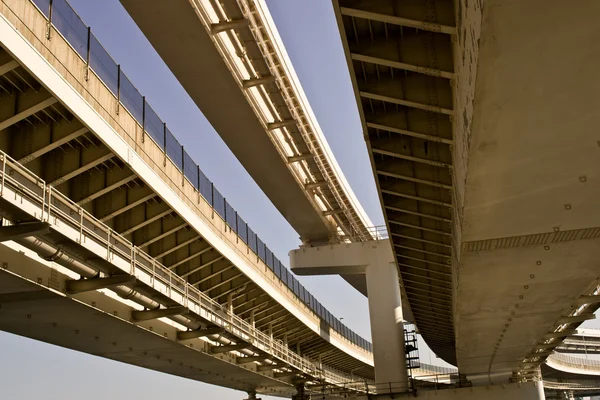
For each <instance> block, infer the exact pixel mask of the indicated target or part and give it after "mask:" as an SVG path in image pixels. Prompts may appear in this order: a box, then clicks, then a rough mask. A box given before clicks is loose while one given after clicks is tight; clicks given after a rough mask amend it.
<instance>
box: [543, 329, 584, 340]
mask: <svg viewBox="0 0 600 400" xmlns="http://www.w3.org/2000/svg"><path fill="white" fill-rule="evenodd" d="M575 334H577V329H565V330H564V331H561V332H550V333H546V334H545V335H544V339H554V338H564V337H567V336H571V335H575Z"/></svg>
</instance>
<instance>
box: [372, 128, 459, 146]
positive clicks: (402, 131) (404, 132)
mask: <svg viewBox="0 0 600 400" xmlns="http://www.w3.org/2000/svg"><path fill="white" fill-rule="evenodd" d="M367 128H372V129H378V130H382V131H387V132H391V133H397V134H399V135H404V136H411V137H414V138H417V139H423V140H427V141H429V142H437V143H444V144H448V145H452V144H453V143H454V142H453V141H452V139H444V138H441V137H439V136H433V135H427V134H425V133H419V132H414V131H409V130H407V129H401V128H396V127H393V126H389V125H382V124H377V123H375V122H367Z"/></svg>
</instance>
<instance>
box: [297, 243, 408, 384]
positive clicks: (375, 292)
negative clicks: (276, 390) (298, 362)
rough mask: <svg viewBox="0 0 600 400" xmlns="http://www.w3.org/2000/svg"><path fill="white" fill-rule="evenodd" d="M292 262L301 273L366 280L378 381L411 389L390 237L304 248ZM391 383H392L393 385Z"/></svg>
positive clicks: (397, 280) (398, 286)
mask: <svg viewBox="0 0 600 400" xmlns="http://www.w3.org/2000/svg"><path fill="white" fill-rule="evenodd" d="M290 265H291V268H292V270H293V271H294V272H296V273H298V274H300V275H332V274H340V275H344V276H348V275H354V276H355V277H356V278H357V279H356V281H359V280H360V278H361V276H362V277H364V279H365V285H366V289H367V290H366V291H367V292H368V300H369V314H370V321H371V334H372V338H373V359H374V367H375V381H376V382H377V383H378V384H381V386H382V387H386V388H387V391H388V392H389V387H390V386H392V387H393V392H394V393H401V392H405V391H407V390H408V375H407V371H406V354H405V352H404V327H403V318H402V314H403V313H402V303H401V298H400V282H399V279H398V270H397V268H396V263H395V260H394V253H393V252H392V248H391V243H390V241H389V240H378V241H371V242H360V243H339V244H332V245H328V246H319V247H301V248H300V249H298V250H293V251H291V252H290ZM390 384H391V385H390Z"/></svg>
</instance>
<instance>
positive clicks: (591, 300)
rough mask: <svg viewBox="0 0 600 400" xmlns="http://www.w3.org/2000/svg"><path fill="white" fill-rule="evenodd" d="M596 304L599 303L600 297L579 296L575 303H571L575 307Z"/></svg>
mask: <svg viewBox="0 0 600 400" xmlns="http://www.w3.org/2000/svg"><path fill="white" fill-rule="evenodd" d="M598 303H600V295H596V296H581V297H579V298H578V299H577V300H575V303H573V305H575V306H583V305H586V304H598Z"/></svg>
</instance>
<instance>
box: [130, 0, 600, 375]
mask: <svg viewBox="0 0 600 400" xmlns="http://www.w3.org/2000/svg"><path fill="white" fill-rule="evenodd" d="M122 3H123V4H124V6H125V8H126V9H127V10H128V12H129V13H130V14H131V15H132V17H133V18H134V20H135V21H136V23H137V24H138V25H139V26H140V28H141V29H142V31H143V32H144V33H145V35H146V36H147V37H148V38H149V40H150V42H151V43H152V44H153V46H154V47H155V48H156V50H157V51H158V53H159V54H160V55H161V57H162V58H163V59H164V60H165V62H166V63H167V65H168V66H169V67H170V68H171V70H172V71H173V72H174V73H175V75H176V76H177V78H178V79H179V80H180V82H181V83H182V85H183V86H184V87H185V88H186V90H187V91H188V93H190V95H191V97H192V98H193V99H194V100H195V101H196V103H197V104H198V105H199V107H200V108H201V109H202V111H203V112H204V111H206V114H207V117H208V119H209V121H210V122H211V123H212V124H213V126H215V128H216V129H217V131H218V132H219V133H220V134H221V135H222V137H223V138H224V140H225V141H226V142H227V143H228V144H229V146H230V148H231V149H232V151H233V152H234V154H236V156H238V157H239V158H240V160H241V161H242V163H243V164H244V165H245V166H247V168H248V169H249V171H250V172H251V174H252V175H253V176H254V177H255V180H257V182H258V183H259V185H260V186H261V187H262V188H263V189H264V190H265V193H267V195H269V196H271V189H270V188H269V183H264V182H262V183H261V179H262V178H264V177H260V176H259V173H258V172H257V171H256V169H257V168H259V167H261V166H257V165H255V164H256V163H260V164H261V165H262V167H261V168H265V167H276V166H277V163H276V162H275V161H274V160H273V159H266V158H265V159H261V160H257V159H255V158H252V157H250V160H251V161H248V158H249V156H248V155H247V154H246V153H245V149H240V148H238V147H239V146H240V144H241V143H243V142H244V140H245V138H241V139H240V137H239V130H236V129H235V127H232V126H226V125H227V124H232V122H231V121H228V120H227V118H226V116H224V113H225V109H224V108H223V107H218V106H216V105H215V104H213V103H211V104H208V103H209V102H212V101H213V100H214V101H215V102H216V104H220V105H223V104H227V103H228V102H235V104H236V109H237V108H238V107H239V111H236V112H240V114H239V115H237V117H238V118H239V120H238V121H241V120H243V121H244V122H245V123H247V124H248V125H249V126H253V125H256V124H258V125H260V127H258V126H256V128H255V129H253V131H254V132H255V133H256V135H257V136H261V135H262V139H261V140H266V139H265V132H266V133H267V135H268V136H269V138H270V139H271V140H272V143H271V145H274V147H273V148H275V149H276V150H277V151H279V154H280V156H281V157H280V158H281V160H282V161H287V162H288V164H287V166H288V167H289V166H290V165H295V164H296V163H298V162H302V164H301V166H302V168H305V167H307V168H309V170H310V171H312V172H314V171H316V170H317V169H315V166H314V165H313V164H311V163H308V162H307V163H306V164H304V161H306V160H309V161H311V162H312V161H316V162H318V161H319V160H321V158H319V157H315V154H313V153H312V149H311V148H310V146H309V148H308V150H309V151H310V155H309V153H306V152H305V151H306V150H307V149H306V148H304V150H299V151H298V152H292V153H289V152H288V153H285V152H283V153H282V152H281V150H280V149H281V143H282V141H286V142H287V143H288V144H290V143H294V144H295V145H296V146H303V145H306V144H307V143H308V142H307V141H306V140H304V141H302V140H301V139H299V138H298V136H297V134H298V132H300V133H301V134H302V133H304V132H305V130H306V129H307V127H306V124H307V123H308V124H309V125H310V124H311V123H312V126H310V128H311V129H312V130H313V132H314V131H315V127H316V125H315V123H314V122H311V120H310V119H307V116H310V108H309V107H308V106H307V105H306V104H305V103H304V102H303V101H299V100H298V101H296V100H297V99H298V98H300V99H302V94H301V91H299V90H298V85H297V83H296V82H295V76H294V74H293V70H291V68H290V67H289V62H287V59H286V56H285V52H283V51H282V49H281V46H280V45H279V39H278V37H277V35H276V32H275V33H274V32H273V28H272V27H273V24H272V21H270V18H269V17H268V14H265V12H264V4H263V3H262V2H261V1H256V2H249V1H225V2H220V3H217V2H213V1H190V2H188V1H183V0H182V1H178V2H176V3H174V4H176V5H175V6H170V5H169V6H166V4H165V3H163V2H160V1H154V2H152V3H151V4H152V6H150V7H148V6H147V4H148V3H147V2H141V1H139V0H122ZM597 7H598V5H597V4H596V3H595V2H592V1H585V2H579V3H577V5H574V6H569V7H567V6H565V5H564V3H563V2H560V1H553V2H542V1H537V0H531V1H526V2H513V1H509V0H488V1H484V2H482V1H473V2H461V1H452V0H430V1H409V2H406V1H395V0H390V1H380V2H365V1H361V0H334V1H333V8H334V12H335V14H336V18H337V21H338V25H339V28H340V33H341V37H342V42H343V45H344V50H345V54H346V58H347V61H348V67H349V70H350V75H351V79H352V84H353V86H354V89H355V95H356V100H357V105H358V108H359V113H360V116H361V121H362V124H363V130H364V133H365V138H366V141H367V146H368V150H369V153H370V155H371V162H372V169H373V173H374V176H375V180H376V182H377V185H378V190H379V195H380V199H381V204H382V208H383V210H384V215H385V217H386V226H387V230H388V231H389V232H390V242H391V244H392V246H393V249H394V253H395V260H394V261H395V263H396V265H397V268H398V270H399V273H400V284H401V287H402V294H403V295H404V296H405V298H406V299H407V301H406V302H405V303H404V304H403V306H404V308H405V309H407V308H408V309H410V312H409V313H405V314H406V315H408V316H409V318H411V319H413V320H414V321H415V323H416V324H417V326H418V327H419V330H420V332H421V333H422V334H423V337H424V339H425V340H426V342H427V343H428V344H429V346H430V347H431V348H432V349H433V350H434V351H435V352H436V353H437V354H438V355H439V356H441V357H442V358H443V359H445V360H446V361H448V362H450V363H452V364H455V365H458V367H459V370H460V371H461V373H463V374H465V375H466V376H467V377H469V379H472V380H473V381H474V382H478V381H479V382H481V381H483V382H493V381H500V382H506V381H507V380H508V379H509V378H510V379H512V380H528V379H534V377H535V376H536V375H537V370H538V368H539V366H540V364H541V363H543V361H544V359H545V357H547V356H548V355H549V354H550V353H551V351H552V349H554V348H555V347H556V346H558V345H559V344H560V343H561V341H562V339H563V338H564V337H566V336H568V335H569V334H570V332H571V331H572V329H573V328H575V327H576V326H577V325H578V324H580V323H581V322H582V321H584V320H586V319H590V318H593V315H592V314H593V312H594V311H595V309H596V308H597V304H598V302H599V299H600V297H598V293H599V291H598V285H597V283H596V280H597V278H598V276H599V274H598V272H599V270H598V268H597V266H596V265H595V264H594V259H595V256H594V254H595V253H596V252H597V251H598V248H597V246H598V245H597V243H598V237H599V233H598V232H600V231H599V230H598V228H597V227H598V226H600V225H599V224H597V223H596V222H595V221H594V219H593V218H589V216H590V215H594V211H593V204H594V202H593V199H594V193H595V189H594V185H593V183H594V182H595V181H594V176H595V175H594V174H595V173H594V171H595V161H594V160H595V158H594V154H595V153H594V152H595V150H594V149H595V148H596V147H597V143H596V142H597V140H595V139H594V137H595V136H594V135H595V134H594V132H593V129H591V128H590V127H591V126H592V125H593V124H590V121H592V120H593V117H594V116H595V115H596V112H597V111H596V110H597V109H598V107H597V93H598V90H597V89H598V88H597V87H596V85H595V84H587V83H586V82H591V81H594V72H593V71H592V70H591V69H590V68H589V65H591V64H590V62H589V61H590V60H597V59H598V57H599V55H598V53H597V51H596V47H595V46H593V43H595V41H596V40H597V38H598V37H599V35H600V33H599V32H598V29H597V24H595V23H594V21H593V17H592V16H593V15H595V14H596V12H597V11H598V10H597ZM542 8H543V9H544V10H545V15H544V17H543V18H542V17H540V15H539V12H538V11H539V10H540V9H542ZM159 21H162V22H163V23H162V24H159V23H158V22H159ZM165 21H168V22H165ZM568 21H571V22H568ZM575 25H576V26H577V28H576V29H575V28H574V26H575ZM165 26H168V29H165ZM182 38H183V40H182ZM572 43H579V44H581V45H579V46H572V45H571V44H572ZM188 48H197V49H201V50H202V51H201V52H200V51H199V52H198V53H197V54H194V55H192V57H197V58H200V54H202V57H205V55H206V57H207V59H206V60H205V61H204V60H202V62H203V63H204V64H203V65H200V64H202V62H201V60H199V59H198V60H197V61H194V62H191V63H190V62H188V60H187V59H185V60H184V59H183V58H182V57H181V56H180V55H181V54H182V53H183V52H185V49H188ZM554 54H565V55H566V56H565V57H561V58H560V60H557V59H556V57H554V56H553V55H554ZM592 64H593V63H592ZM223 65H225V66H227V67H228V68H229V74H228V73H223V75H222V76H220V77H219V78H218V79H221V80H220V81H218V82H217V81H211V82H205V81H204V80H201V79H197V77H198V72H199V71H201V74H202V75H206V74H208V73H210V72H211V71H213V69H222V66H223ZM198 68H201V70H199V69H198ZM524 88H526V89H524ZM290 94H292V95H294V96H296V97H294V96H292V97H289V96H290ZM281 96H283V100H284V103H282V102H281ZM209 99H210V100H209ZM257 99H258V100H257ZM573 99H577V101H573ZM262 103H265V104H266V106H265V107H263V104H262ZM256 104H260V105H259V106H257V105H256ZM270 105H271V106H270ZM278 105H281V106H278ZM216 108H218V109H217V110H216ZM249 109H251V110H252V111H253V112H252V113H251V112H248V110H249ZM267 109H269V110H270V111H269V112H272V110H274V109H277V110H282V109H283V114H277V115H273V114H269V112H267V111H266V110H267ZM290 110H291V111H290ZM242 112H243V113H244V114H243V115H242V114H241V113H242ZM288 112H290V113H289V114H288ZM290 117H291V118H290ZM285 121H287V122H285ZM278 122H281V123H278ZM571 123H573V124H571ZM569 124H571V125H569ZM284 125H285V126H284ZM259 128H260V129H259ZM275 128H277V129H275ZM278 129H280V131H279V132H276V131H277V130H278ZM566 131H568V132H570V134H569V135H567V134H565V132H566ZM279 135H283V136H279ZM252 137H254V136H252ZM305 137H306V136H304V137H303V139H305ZM236 140H238V141H239V143H236V142H235V141H236ZM265 146H266V144H265ZM269 148H270V147H269V146H266V147H265V148H264V149H262V150H265V151H268V150H269ZM273 148H270V149H271V151H273ZM298 148H300V147H298ZM304 155H306V158H304V157H303V156H304ZM317 167H318V166H317ZM253 170H254V171H255V172H252V171H253ZM290 171H291V169H290ZM257 176H258V178H257ZM313 176H314V177H315V178H314V179H313V178H309V179H308V180H305V181H304V182H302V180H300V183H304V184H305V185H304V189H309V191H310V193H312V190H313V189H315V188H317V187H318V188H319V191H318V192H316V193H315V194H316V195H317V196H318V197H319V198H321V199H322V198H324V197H322V196H325V197H326V196H327V193H329V192H328V191H329V190H332V185H331V183H332V182H334V181H333V180H330V179H327V177H325V176H317V175H313ZM321 178H325V179H323V181H321ZM290 182H291V181H288V184H289V185H290V186H288V187H294V188H296V186H294V184H293V183H290ZM319 182H322V183H319ZM296 183H298V180H297V179H296ZM300 186H301V189H302V185H300ZM333 186H335V185H333ZM321 190H324V191H325V193H323V192H322V191H321ZM277 196H278V195H277V194H275V195H273V197H272V199H273V201H274V204H275V205H276V206H277V207H278V208H279V209H280V211H282V213H283V214H284V215H286V212H287V211H286V208H285V207H284V206H281V205H278V202H279V201H281V199H279V198H278V197H277ZM287 204H294V203H287ZM330 204H333V203H330ZM338 204H341V203H338ZM334 209H335V206H334V208H328V209H327V210H326V211H324V209H323V208H319V207H316V208H315V207H314V204H313V211H315V210H316V213H315V215H314V216H313V218H316V217H319V218H320V217H321V216H322V215H324V214H323V213H324V212H325V214H327V215H329V216H332V215H331V213H330V211H331V212H333V211H334ZM303 210H308V208H304V209H303ZM343 210H347V208H344V207H343V205H342V206H340V207H339V214H335V213H334V215H337V216H338V217H339V216H342V214H343V217H344V218H345V219H344V218H342V219H339V220H336V221H334V222H337V223H338V224H339V225H338V227H339V229H341V230H342V231H343V234H342V233H340V232H339V231H338V237H337V239H341V241H342V242H344V239H345V236H346V237H347V235H348V232H349V231H348V230H347V229H344V223H346V225H345V226H348V225H352V223H349V222H347V221H350V220H351V219H352V218H351V216H348V214H347V213H342V211H343ZM359 214H360V213H359ZM288 220H289V221H290V223H291V224H292V226H294V228H295V229H296V230H297V231H298V232H299V233H300V234H301V236H302V237H304V238H305V239H310V237H309V235H304V234H303V232H306V231H303V229H305V227H303V226H302V224H300V223H298V222H295V221H293V219H288ZM323 232H324V231H323ZM330 232H331V230H330ZM340 236H341V237H340ZM350 236H351V237H352V238H353V237H355V236H356V235H350ZM358 236H360V235H358ZM334 239H336V238H334ZM358 240H359V241H360V240H361V239H360V237H358ZM330 241H331V240H330ZM334 241H335V240H334ZM350 241H352V240H350ZM319 244H323V239H317V240H305V245H312V246H318V245H319ZM565 266H568V267H565ZM338 272H341V274H342V276H344V278H346V279H347V280H348V281H350V282H351V283H353V284H354V286H355V287H357V288H358V289H359V290H361V291H362V292H363V293H366V288H367V286H366V283H365V280H364V275H361V274H358V275H355V276H352V275H351V274H344V273H343V271H342V270H340V271H338ZM411 314H412V315H411ZM413 316H414V317H413Z"/></svg>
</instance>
